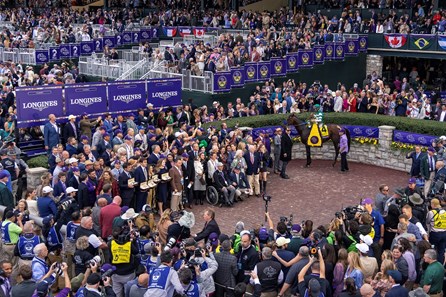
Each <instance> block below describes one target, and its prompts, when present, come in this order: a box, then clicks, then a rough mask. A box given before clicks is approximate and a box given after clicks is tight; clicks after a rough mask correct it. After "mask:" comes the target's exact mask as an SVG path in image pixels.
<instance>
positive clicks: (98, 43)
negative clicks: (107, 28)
mask: <svg viewBox="0 0 446 297" xmlns="http://www.w3.org/2000/svg"><path fill="white" fill-rule="evenodd" d="M93 46H94V50H93V51H94V52H95V53H102V51H103V49H104V40H103V39H102V38H98V39H94V40H93Z"/></svg>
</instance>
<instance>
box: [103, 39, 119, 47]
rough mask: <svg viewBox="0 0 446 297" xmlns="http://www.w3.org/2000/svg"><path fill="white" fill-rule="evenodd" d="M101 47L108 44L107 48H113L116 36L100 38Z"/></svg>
mask: <svg viewBox="0 0 446 297" xmlns="http://www.w3.org/2000/svg"><path fill="white" fill-rule="evenodd" d="M102 45H103V47H106V46H108V48H109V49H111V48H114V47H115V46H116V36H106V37H104V38H102Z"/></svg>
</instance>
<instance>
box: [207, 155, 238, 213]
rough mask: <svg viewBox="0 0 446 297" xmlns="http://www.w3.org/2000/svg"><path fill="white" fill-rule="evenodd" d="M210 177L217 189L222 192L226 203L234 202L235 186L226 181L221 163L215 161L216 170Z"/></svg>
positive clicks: (229, 204) (230, 204)
mask: <svg viewBox="0 0 446 297" xmlns="http://www.w3.org/2000/svg"><path fill="white" fill-rule="evenodd" d="M212 177H213V180H214V185H215V187H216V188H217V191H221V192H223V195H224V197H225V202H226V204H227V205H228V206H232V205H233V204H234V196H235V188H234V186H232V185H231V184H230V183H229V182H228V181H227V179H226V177H225V174H224V172H223V163H221V162H218V163H217V170H215V172H214V174H213V176H212ZM220 206H221V205H220Z"/></svg>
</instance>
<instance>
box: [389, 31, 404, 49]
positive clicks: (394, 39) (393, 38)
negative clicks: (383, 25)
mask: <svg viewBox="0 0 446 297" xmlns="http://www.w3.org/2000/svg"><path fill="white" fill-rule="evenodd" d="M384 38H385V40H386V42H387V44H388V45H389V46H390V47H391V48H400V47H402V46H404V45H405V44H406V41H407V34H385V35H384Z"/></svg>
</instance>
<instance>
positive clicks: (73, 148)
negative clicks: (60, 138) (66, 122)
mask: <svg viewBox="0 0 446 297" xmlns="http://www.w3.org/2000/svg"><path fill="white" fill-rule="evenodd" d="M65 150H66V151H67V152H68V154H69V155H70V157H71V156H73V155H76V154H77V140H76V139H75V138H74V137H68V139H67V145H66V146H65Z"/></svg>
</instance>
